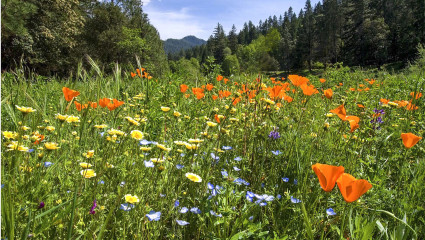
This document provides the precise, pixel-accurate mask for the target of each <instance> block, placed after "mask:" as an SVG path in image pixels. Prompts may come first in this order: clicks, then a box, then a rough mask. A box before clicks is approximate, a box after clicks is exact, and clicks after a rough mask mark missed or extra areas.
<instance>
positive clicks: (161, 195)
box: [159, 193, 167, 197]
mask: <svg viewBox="0 0 425 240" xmlns="http://www.w3.org/2000/svg"><path fill="white" fill-rule="evenodd" d="M159 196H160V197H165V196H167V195H165V194H162V193H160V194H159Z"/></svg>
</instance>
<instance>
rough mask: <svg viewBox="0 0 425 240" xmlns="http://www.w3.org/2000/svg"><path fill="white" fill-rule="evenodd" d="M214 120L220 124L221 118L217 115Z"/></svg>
mask: <svg viewBox="0 0 425 240" xmlns="http://www.w3.org/2000/svg"><path fill="white" fill-rule="evenodd" d="M214 119H215V120H216V121H217V122H218V123H220V118H219V117H218V115H217V114H216V115H215V116H214Z"/></svg>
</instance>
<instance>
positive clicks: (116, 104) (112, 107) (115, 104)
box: [107, 98, 124, 111]
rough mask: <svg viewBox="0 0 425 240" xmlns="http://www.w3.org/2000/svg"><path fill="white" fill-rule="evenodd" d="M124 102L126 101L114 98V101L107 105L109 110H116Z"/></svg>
mask: <svg viewBox="0 0 425 240" xmlns="http://www.w3.org/2000/svg"><path fill="white" fill-rule="evenodd" d="M123 104H124V101H118V100H117V99H115V98H114V99H112V102H109V103H108V105H107V107H108V109H109V111H113V110H115V109H116V108H117V107H119V106H121V105H123Z"/></svg>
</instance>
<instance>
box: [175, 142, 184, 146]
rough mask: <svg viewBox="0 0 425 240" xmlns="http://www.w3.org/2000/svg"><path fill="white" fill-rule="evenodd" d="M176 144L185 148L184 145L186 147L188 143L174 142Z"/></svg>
mask: <svg viewBox="0 0 425 240" xmlns="http://www.w3.org/2000/svg"><path fill="white" fill-rule="evenodd" d="M174 144H176V145H179V146H184V145H186V142H183V141H174Z"/></svg>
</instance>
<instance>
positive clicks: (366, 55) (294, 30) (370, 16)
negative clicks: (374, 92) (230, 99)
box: [169, 0, 425, 74]
mask: <svg viewBox="0 0 425 240" xmlns="http://www.w3.org/2000/svg"><path fill="white" fill-rule="evenodd" d="M424 43H425V1H424V0H373V1H372V0H323V1H319V2H318V3H317V4H316V5H315V6H314V7H313V6H312V4H311V2H310V0H307V1H306V3H305V7H304V8H303V9H301V11H300V12H299V13H298V15H297V14H296V13H295V12H294V10H293V9H292V8H289V9H288V10H287V11H286V12H285V13H284V14H283V16H282V15H280V16H279V17H277V16H270V17H268V18H267V19H265V20H262V21H260V22H259V24H258V25H257V26H256V25H254V24H253V23H252V22H251V21H249V22H247V23H245V24H244V25H243V28H242V29H241V30H240V31H239V32H237V29H236V27H235V26H234V25H233V27H232V29H231V30H230V32H229V33H228V34H226V33H225V32H224V30H223V27H222V25H221V24H220V23H218V24H217V27H216V28H215V30H214V33H213V35H211V37H210V38H209V39H208V41H207V44H205V45H203V46H199V47H195V48H192V49H189V50H186V51H181V52H180V53H178V54H174V55H169V59H172V60H178V59H181V58H185V59H191V58H195V59H196V60H198V61H199V62H200V64H201V65H202V64H203V63H205V62H206V60H207V58H208V56H214V58H215V60H216V62H217V63H219V64H221V66H222V68H223V71H224V72H225V73H226V74H230V73H232V71H240V70H241V71H271V70H285V71H290V70H293V69H299V68H308V69H310V70H311V69H312V68H314V67H326V66H327V65H329V64H333V63H337V62H343V63H344V64H345V65H349V66H370V65H373V66H381V65H382V64H385V63H392V62H403V63H406V62H407V61H408V60H411V59H413V58H415V56H416V53H417V47H418V44H424ZM193 61H194V60H193V59H192V62H193ZM170 66H172V65H170Z"/></svg>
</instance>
